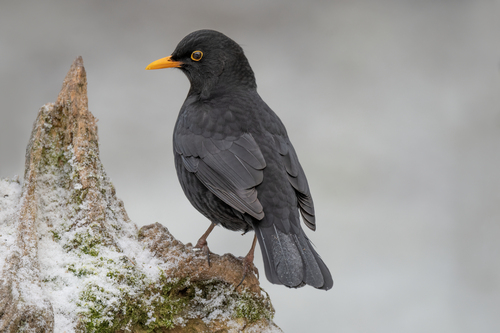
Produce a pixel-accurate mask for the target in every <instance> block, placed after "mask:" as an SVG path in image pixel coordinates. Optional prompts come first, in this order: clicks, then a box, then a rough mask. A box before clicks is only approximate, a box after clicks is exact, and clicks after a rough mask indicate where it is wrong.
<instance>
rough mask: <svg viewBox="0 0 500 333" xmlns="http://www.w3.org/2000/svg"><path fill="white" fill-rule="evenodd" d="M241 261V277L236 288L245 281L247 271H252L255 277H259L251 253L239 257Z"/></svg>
mask: <svg viewBox="0 0 500 333" xmlns="http://www.w3.org/2000/svg"><path fill="white" fill-rule="evenodd" d="M239 259H241V260H242V261H243V278H242V279H241V281H240V283H238V285H237V286H236V288H235V289H237V288H238V287H239V286H241V284H242V283H243V281H245V278H246V277H247V273H248V272H251V271H253V272H254V274H255V275H257V279H259V270H258V269H257V267H255V265H254V264H253V253H252V254H250V253H249V254H248V255H247V256H246V257H243V258H242V257H239Z"/></svg>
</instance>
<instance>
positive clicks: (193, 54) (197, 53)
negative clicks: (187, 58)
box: [191, 51, 203, 61]
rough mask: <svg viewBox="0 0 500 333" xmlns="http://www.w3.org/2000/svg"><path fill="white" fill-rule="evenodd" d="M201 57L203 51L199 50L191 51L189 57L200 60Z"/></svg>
mask: <svg viewBox="0 0 500 333" xmlns="http://www.w3.org/2000/svg"><path fill="white" fill-rule="evenodd" d="M202 57H203V52H201V51H194V52H193V53H191V59H193V60H194V61H200V60H201V58H202Z"/></svg>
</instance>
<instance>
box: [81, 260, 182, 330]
mask: <svg viewBox="0 0 500 333" xmlns="http://www.w3.org/2000/svg"><path fill="white" fill-rule="evenodd" d="M123 274H124V273H120V274H118V275H116V274H115V273H112V272H111V274H110V275H109V276H108V277H110V278H111V279H117V280H116V282H117V283H119V282H121V286H122V287H121V288H119V289H120V294H119V295H117V294H115V293H114V292H112V291H108V290H105V289H104V288H102V287H101V286H98V285H96V284H89V285H87V287H86V289H85V290H84V291H83V292H82V293H81V294H80V296H79V301H78V303H77V304H78V306H80V307H82V308H84V309H85V312H84V313H83V317H81V325H83V326H84V328H85V331H86V332H103V333H107V332H116V331H117V330H119V329H121V328H123V327H126V326H128V325H133V326H138V327H140V328H141V329H143V330H145V331H146V332H153V331H156V330H159V329H162V328H166V329H168V328H172V327H174V319H175V316H176V315H177V314H178V313H180V312H181V311H182V310H183V309H185V307H186V305H187V304H188V303H189V300H190V296H189V295H187V294H183V293H182V292H181V293H180V292H179V290H184V289H185V288H186V280H175V281H167V279H166V277H165V276H163V275H162V276H161V278H160V281H159V282H158V283H155V284H154V285H147V286H146V285H143V287H144V289H143V292H142V293H139V294H137V293H133V292H129V291H130V289H128V288H126V287H127V286H129V287H132V286H134V287H137V286H138V285H140V284H141V283H145V280H146V277H145V276H144V275H142V274H141V273H138V272H137V271H135V270H134V269H131V270H129V271H128V273H125V274H124V275H125V276H123Z"/></svg>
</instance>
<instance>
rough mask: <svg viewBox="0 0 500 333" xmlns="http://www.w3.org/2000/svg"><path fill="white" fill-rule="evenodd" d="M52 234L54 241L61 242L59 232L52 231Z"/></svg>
mask: <svg viewBox="0 0 500 333" xmlns="http://www.w3.org/2000/svg"><path fill="white" fill-rule="evenodd" d="M50 232H51V233H52V239H53V240H55V241H59V240H61V236H60V235H59V233H58V232H56V231H54V230H50Z"/></svg>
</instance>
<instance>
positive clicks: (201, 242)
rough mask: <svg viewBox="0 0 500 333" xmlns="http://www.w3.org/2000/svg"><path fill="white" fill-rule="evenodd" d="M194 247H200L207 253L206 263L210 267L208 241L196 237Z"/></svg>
mask: <svg viewBox="0 0 500 333" xmlns="http://www.w3.org/2000/svg"><path fill="white" fill-rule="evenodd" d="M194 248H195V249H200V250H201V251H203V253H205V254H206V255H207V263H208V267H210V249H209V248H208V242H207V240H206V239H203V238H200V239H198V242H197V243H196V245H195V246H194Z"/></svg>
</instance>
